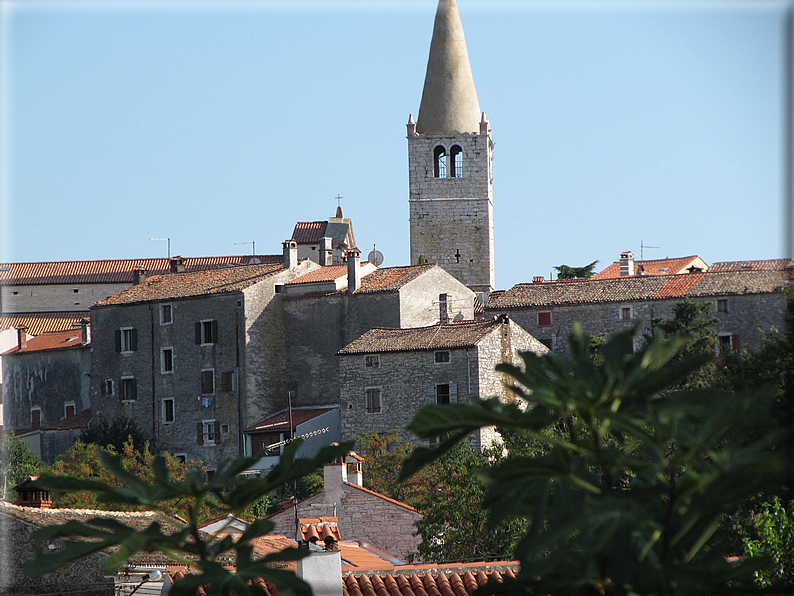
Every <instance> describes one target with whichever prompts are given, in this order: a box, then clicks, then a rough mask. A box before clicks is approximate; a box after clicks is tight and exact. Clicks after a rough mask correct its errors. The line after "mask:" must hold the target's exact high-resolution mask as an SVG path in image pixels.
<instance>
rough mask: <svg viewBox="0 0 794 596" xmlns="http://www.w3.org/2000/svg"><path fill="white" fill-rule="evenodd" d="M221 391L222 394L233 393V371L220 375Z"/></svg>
mask: <svg viewBox="0 0 794 596" xmlns="http://www.w3.org/2000/svg"><path fill="white" fill-rule="evenodd" d="M221 391H222V392H224V393H231V392H232V391H234V371H233V370H230V371H226V372H222V373H221Z"/></svg>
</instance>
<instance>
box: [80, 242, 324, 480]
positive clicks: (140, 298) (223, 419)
mask: <svg viewBox="0 0 794 596" xmlns="http://www.w3.org/2000/svg"><path fill="white" fill-rule="evenodd" d="M316 268H319V265H317V264H316V263H313V262H312V261H309V260H304V261H302V262H298V259H297V246H296V244H295V243H294V242H285V243H284V260H283V262H282V263H279V264H269V263H261V264H254V265H238V266H233V267H226V268H218V269H212V270H204V271H195V272H189V271H178V272H176V273H169V274H165V275H158V276H154V277H148V278H146V277H145V275H144V274H142V275H141V279H140V283H138V284H136V285H134V286H132V287H131V288H129V289H127V290H125V291H123V292H120V293H118V294H116V295H114V296H111V297H110V298H107V299H105V300H102V301H100V302H98V303H97V304H96V305H95V306H94V307H93V308H92V311H91V312H92V326H93V329H94V333H93V338H94V341H93V350H92V354H93V358H92V378H91V380H92V383H91V402H92V406H93V410H94V416H95V417H97V418H101V417H105V418H109V419H112V418H115V417H119V416H127V417H131V418H134V419H135V420H136V421H137V422H138V425H139V426H140V427H141V429H142V430H143V432H144V433H145V435H146V436H147V437H148V438H149V439H150V440H151V441H152V442H153V443H154V446H155V450H157V451H169V452H170V453H171V454H173V455H176V456H181V457H183V458H186V459H195V460H200V461H202V462H204V463H205V464H206V465H207V467H208V469H210V470H211V469H213V468H214V467H215V466H216V464H217V463H218V462H220V461H221V460H222V459H224V458H232V457H239V456H240V455H242V453H243V444H242V433H241V429H243V428H245V427H246V426H247V425H249V424H251V423H252V422H253V421H256V420H260V419H262V417H263V416H264V415H266V414H267V413H269V412H272V411H273V410H274V409H277V406H275V405H274V404H281V402H282V401H283V400H284V395H283V391H282V389H281V388H282V387H283V377H284V368H285V360H284V351H283V349H282V348H281V346H282V345H283V344H282V343H281V342H280V341H279V340H280V338H281V328H282V317H283V313H282V311H281V307H280V301H278V300H273V298H274V297H275V296H276V292H277V291H278V289H279V288H280V287H281V286H282V285H283V284H284V283H287V282H289V281H291V280H292V279H294V278H296V277H299V276H301V275H304V274H306V273H308V272H310V271H312V270H313V269H316Z"/></svg>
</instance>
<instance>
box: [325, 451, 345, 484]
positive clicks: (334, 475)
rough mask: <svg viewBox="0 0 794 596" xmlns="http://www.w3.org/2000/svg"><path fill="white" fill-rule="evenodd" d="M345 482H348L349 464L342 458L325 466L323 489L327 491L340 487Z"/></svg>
mask: <svg viewBox="0 0 794 596" xmlns="http://www.w3.org/2000/svg"><path fill="white" fill-rule="evenodd" d="M344 482H347V466H346V465H345V464H344V462H343V461H342V458H339V459H338V460H336V461H335V462H333V463H331V464H325V465H324V466H323V490H324V491H325V492H326V493H328V492H333V489H339V488H340V487H341V486H342V484H343V483H344Z"/></svg>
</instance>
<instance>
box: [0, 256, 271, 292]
mask: <svg viewBox="0 0 794 596" xmlns="http://www.w3.org/2000/svg"><path fill="white" fill-rule="evenodd" d="M184 259H185V270H186V271H201V270H204V269H215V268H217V267H228V266H230V265H247V264H249V263H251V261H252V259H256V260H258V262H260V263H271V264H273V263H282V262H283V261H284V257H283V255H256V256H252V255H243V256H240V255H237V256H227V257H184ZM255 262H256V261H255ZM138 267H143V268H144V269H146V271H147V272H148V274H149V275H161V274H163V273H168V272H170V271H171V264H170V261H169V260H168V259H110V260H101V261H45V262H40V263H0V285H6V286H8V285H36V284H75V283H132V281H133V271H134V270H135V269H136V268H138ZM6 268H7V269H8V270H7V271H3V269H6Z"/></svg>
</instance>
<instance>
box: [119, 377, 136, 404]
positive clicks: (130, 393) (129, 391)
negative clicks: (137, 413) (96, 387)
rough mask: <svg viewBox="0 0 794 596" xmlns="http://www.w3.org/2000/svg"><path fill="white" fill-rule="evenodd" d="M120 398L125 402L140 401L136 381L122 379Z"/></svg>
mask: <svg viewBox="0 0 794 596" xmlns="http://www.w3.org/2000/svg"><path fill="white" fill-rule="evenodd" d="M120 397H121V399H122V400H125V401H132V400H135V399H138V385H137V382H136V380H135V379H121V395H120Z"/></svg>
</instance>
